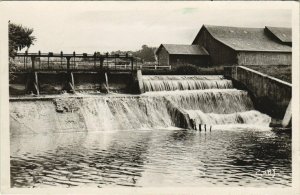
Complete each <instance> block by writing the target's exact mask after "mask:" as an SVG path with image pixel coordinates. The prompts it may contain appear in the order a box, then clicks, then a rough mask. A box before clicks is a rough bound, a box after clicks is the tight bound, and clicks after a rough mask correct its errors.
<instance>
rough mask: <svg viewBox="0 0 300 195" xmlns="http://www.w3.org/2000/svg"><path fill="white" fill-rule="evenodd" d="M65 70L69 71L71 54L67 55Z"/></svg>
mask: <svg viewBox="0 0 300 195" xmlns="http://www.w3.org/2000/svg"><path fill="white" fill-rule="evenodd" d="M66 58H67V72H69V71H70V60H71V56H67V57H66Z"/></svg>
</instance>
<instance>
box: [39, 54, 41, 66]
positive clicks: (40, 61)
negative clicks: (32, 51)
mask: <svg viewBox="0 0 300 195" xmlns="http://www.w3.org/2000/svg"><path fill="white" fill-rule="evenodd" d="M39 69H41V51H39Z"/></svg>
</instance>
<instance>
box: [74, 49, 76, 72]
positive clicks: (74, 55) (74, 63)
mask: <svg viewBox="0 0 300 195" xmlns="http://www.w3.org/2000/svg"><path fill="white" fill-rule="evenodd" d="M75 55H76V53H75V51H73V58H74V64H73V68H74V69H75V66H76V62H75Z"/></svg>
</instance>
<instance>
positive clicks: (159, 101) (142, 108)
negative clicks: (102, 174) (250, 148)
mask: <svg viewBox="0 0 300 195" xmlns="http://www.w3.org/2000/svg"><path fill="white" fill-rule="evenodd" d="M156 77H158V76H156ZM149 78H150V77H149ZM164 78H166V79H169V80H172V81H178V82H183V81H180V79H183V78H188V79H190V80H191V78H195V77H194V76H184V77H182V76H178V77H177V76H163V77H162V78H159V79H161V80H163V79H164ZM200 78H201V79H202V80H205V81H213V82H216V83H218V82H220V83H222V82H223V81H224V79H223V77H220V76H205V77H204V76H202V77H199V76H197V79H198V80H201V79H200ZM217 79H219V80H217ZM230 85H231V84H230ZM211 86H212V85H211ZM218 86H221V84H219V83H218ZM228 86H229V85H228ZM10 116H11V117H10V120H11V133H12V134H22V133H49V132H70V131H72V132H73V131H110V130H121V129H124V130H125V129H128V130H131V129H170V128H176V127H184V128H188V126H187V125H186V124H188V123H189V122H190V121H191V120H192V123H193V124H194V126H196V127H198V126H199V124H206V125H214V129H216V127H217V126H218V128H220V129H222V126H220V125H223V126H224V127H225V126H228V125H230V126H234V125H238V126H240V125H245V126H246V125H247V126H249V125H253V124H254V125H255V126H262V127H267V126H268V125H269V123H270V120H271V118H270V117H269V116H267V115H265V114H262V113H260V112H258V111H255V110H254V108H253V104H252V101H251V99H250V98H249V96H248V94H247V92H246V91H241V90H237V89H232V88H231V89H230V88H228V89H219V88H212V89H197V90H181V91H180V90H177V91H161V90H160V89H159V90H158V91H151V92H147V93H145V94H142V95H140V96H133V95H120V94H119V95H116V94H111V95H101V94H100V95H87V94H81V95H80V94H76V95H75V97H74V96H71V97H69V96H66V95H62V96H59V97H54V98H53V100H49V99H48V100H46V99H44V100H37V101H12V102H10ZM230 128H231V127H230Z"/></svg>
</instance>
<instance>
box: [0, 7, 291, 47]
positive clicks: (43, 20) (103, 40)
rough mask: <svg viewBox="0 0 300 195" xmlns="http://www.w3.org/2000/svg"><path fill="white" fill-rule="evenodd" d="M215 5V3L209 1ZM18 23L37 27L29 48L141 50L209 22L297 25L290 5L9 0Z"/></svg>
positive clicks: (186, 37) (189, 36)
mask: <svg viewBox="0 0 300 195" xmlns="http://www.w3.org/2000/svg"><path fill="white" fill-rule="evenodd" d="M208 3H209V2H208ZM2 6H3V7H4V10H5V14H6V15H7V16H8V19H9V20H11V22H13V23H17V24H22V25H24V26H27V27H31V28H33V29H34V35H35V36H36V37H37V41H36V43H35V45H34V46H32V47H31V48H30V50H29V52H37V51H38V50H41V51H42V52H51V51H52V52H60V51H64V52H65V53H66V52H73V51H76V52H77V53H82V52H87V53H92V52H94V51H100V52H106V51H112V50H138V49H140V48H141V46H142V45H143V44H147V45H149V46H155V47H158V46H159V45H160V44H161V43H177V44H191V43H192V41H193V39H194V38H195V36H196V34H197V33H198V31H199V29H200V28H201V26H202V25H203V24H209V25H223V26H242V27H243V26H244V27H264V26H282V27H291V25H292V24H291V17H292V14H291V11H290V10H289V9H268V8H267V7H265V8H264V7H259V9H250V8H248V7H247V6H244V7H243V8H239V7H237V6H235V7H234V6H233V7H231V8H230V9H229V8H226V9H225V7H220V6H219V7H215V6H213V5H211V4H209V5H203V3H202V2H187V1H185V2H170V1H169V2H135V1H132V2H112V1H111V2H95V1H88V2H70V1H68V2H6V3H5V4H4V5H3V4H2Z"/></svg>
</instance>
